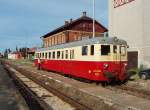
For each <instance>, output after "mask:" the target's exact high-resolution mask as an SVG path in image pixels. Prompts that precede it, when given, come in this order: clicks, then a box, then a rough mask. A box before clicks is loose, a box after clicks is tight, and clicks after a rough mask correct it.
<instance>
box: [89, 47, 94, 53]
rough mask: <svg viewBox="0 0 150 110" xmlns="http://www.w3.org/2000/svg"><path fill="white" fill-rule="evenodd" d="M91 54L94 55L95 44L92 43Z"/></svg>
mask: <svg viewBox="0 0 150 110" xmlns="http://www.w3.org/2000/svg"><path fill="white" fill-rule="evenodd" d="M90 53H91V55H94V45H91V52H90Z"/></svg>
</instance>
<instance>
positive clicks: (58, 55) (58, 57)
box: [57, 51, 60, 59]
mask: <svg viewBox="0 0 150 110" xmlns="http://www.w3.org/2000/svg"><path fill="white" fill-rule="evenodd" d="M57 59H60V51H57Z"/></svg>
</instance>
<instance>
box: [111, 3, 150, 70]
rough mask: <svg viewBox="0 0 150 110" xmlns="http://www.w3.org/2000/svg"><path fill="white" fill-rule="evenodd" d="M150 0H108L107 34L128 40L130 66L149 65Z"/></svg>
mask: <svg viewBox="0 0 150 110" xmlns="http://www.w3.org/2000/svg"><path fill="white" fill-rule="evenodd" d="M149 10H150V0H109V35H110V36H117V37H119V38H122V39H124V40H126V41H127V42H128V45H129V50H128V60H129V65H130V67H136V66H139V67H140V65H145V66H146V67H150V13H149Z"/></svg>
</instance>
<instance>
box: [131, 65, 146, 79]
mask: <svg viewBox="0 0 150 110" xmlns="http://www.w3.org/2000/svg"><path fill="white" fill-rule="evenodd" d="M144 69H145V68H144V65H140V67H139V68H133V69H130V70H128V74H129V76H130V79H132V80H139V79H140V78H139V72H140V71H142V70H144Z"/></svg>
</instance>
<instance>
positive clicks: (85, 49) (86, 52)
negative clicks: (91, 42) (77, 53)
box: [82, 46, 88, 56]
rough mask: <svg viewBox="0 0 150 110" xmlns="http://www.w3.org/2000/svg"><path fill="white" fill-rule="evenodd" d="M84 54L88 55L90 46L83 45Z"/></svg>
mask: <svg viewBox="0 0 150 110" xmlns="http://www.w3.org/2000/svg"><path fill="white" fill-rule="evenodd" d="M82 55H83V56H84V55H88V46H83V47H82Z"/></svg>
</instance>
